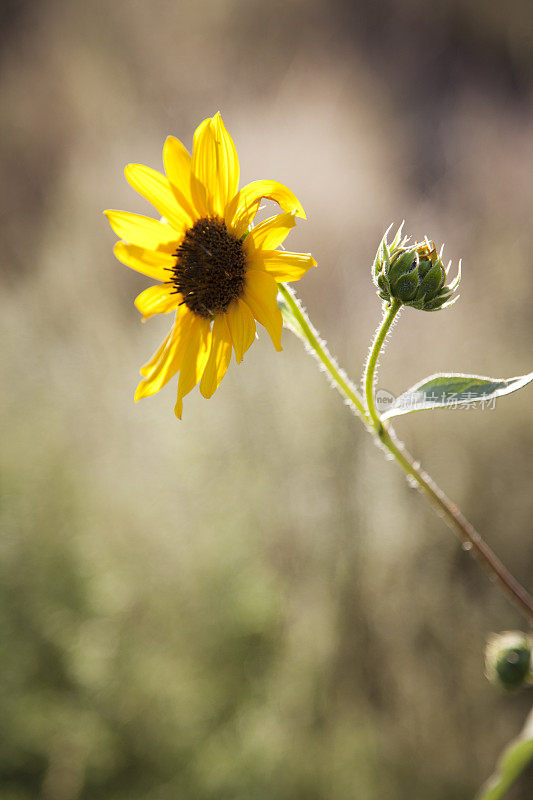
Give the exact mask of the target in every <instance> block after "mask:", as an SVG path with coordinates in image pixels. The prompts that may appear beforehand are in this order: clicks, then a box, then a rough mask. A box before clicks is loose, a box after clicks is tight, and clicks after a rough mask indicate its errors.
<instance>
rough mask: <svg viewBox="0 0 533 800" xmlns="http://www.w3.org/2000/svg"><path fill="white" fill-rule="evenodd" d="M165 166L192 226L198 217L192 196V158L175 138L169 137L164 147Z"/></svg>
mask: <svg viewBox="0 0 533 800" xmlns="http://www.w3.org/2000/svg"><path fill="white" fill-rule="evenodd" d="M163 164H164V165H165V172H166V173H167V178H168V180H169V182H170V188H171V189H172V191H173V193H174V197H175V198H176V200H177V202H178V204H179V205H180V206H181V208H182V209H183V211H184V212H185V213H186V214H187V217H188V219H189V221H190V225H192V224H193V222H194V220H195V219H196V218H197V216H198V212H197V210H196V209H195V207H194V202H193V199H192V195H191V165H192V162H191V157H190V155H189V153H188V150H187V148H186V147H185V145H183V144H182V143H181V142H180V140H179V139H176V137H175V136H167V139H166V141H165V144H164V147H163Z"/></svg>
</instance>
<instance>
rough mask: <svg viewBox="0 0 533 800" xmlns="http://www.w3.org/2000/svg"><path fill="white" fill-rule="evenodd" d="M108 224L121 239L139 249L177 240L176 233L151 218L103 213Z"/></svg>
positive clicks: (122, 213) (117, 212)
mask: <svg viewBox="0 0 533 800" xmlns="http://www.w3.org/2000/svg"><path fill="white" fill-rule="evenodd" d="M104 214H105V215H106V217H107V219H108V220H109V224H110V225H111V227H112V228H113V230H114V231H115V233H116V234H117V236H120V238H121V239H125V240H126V241H127V242H131V243H132V244H136V245H139V246H140V247H148V248H151V249H154V248H156V247H157V246H158V245H161V244H167V243H168V242H172V241H175V240H176V239H177V238H178V235H177V234H176V231H175V230H174V229H173V228H171V227H170V225H165V224H164V223H163V222H159V220H157V219H152V218H151V217H144V216H142V214H130V213H129V211H113V210H110V211H104Z"/></svg>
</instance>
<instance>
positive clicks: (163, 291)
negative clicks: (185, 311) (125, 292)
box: [135, 283, 183, 322]
mask: <svg viewBox="0 0 533 800" xmlns="http://www.w3.org/2000/svg"><path fill="white" fill-rule="evenodd" d="M182 299H183V298H182V296H181V294H179V292H174V293H173V287H172V286H171V285H169V284H168V283H162V284H160V285H159V286H150V287H149V288H148V289H145V290H144V292H141V293H140V294H139V295H137V297H136V298H135V306H136V307H137V310H138V311H140V312H141V314H142V315H143V322H144V321H145V320H146V319H148V318H149V317H152V316H153V315H154V314H168V313H169V312H170V311H175V310H176V308H177V307H178V305H179V304H180V303H181V301H182Z"/></svg>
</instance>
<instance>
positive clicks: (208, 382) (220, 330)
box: [200, 314, 231, 399]
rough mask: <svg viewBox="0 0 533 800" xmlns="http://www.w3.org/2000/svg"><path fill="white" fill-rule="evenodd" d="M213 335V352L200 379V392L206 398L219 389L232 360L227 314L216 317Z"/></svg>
mask: <svg viewBox="0 0 533 800" xmlns="http://www.w3.org/2000/svg"><path fill="white" fill-rule="evenodd" d="M211 336H212V340H211V352H210V353H209V359H208V361H207V364H206V367H205V370H204V374H203V375H202V380H201V381H200V392H201V393H202V394H203V396H204V397H205V398H206V399H209V398H210V397H211V396H212V395H214V393H215V392H216V390H217V389H218V387H219V384H220V381H221V380H222V378H223V377H224V375H225V374H226V370H227V368H228V366H229V362H230V360H231V336H230V332H229V328H228V323H227V320H226V315H225V314H219V315H218V316H217V317H215V321H214V322H213V331H212V334H211Z"/></svg>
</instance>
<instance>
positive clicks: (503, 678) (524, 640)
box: [485, 631, 533, 691]
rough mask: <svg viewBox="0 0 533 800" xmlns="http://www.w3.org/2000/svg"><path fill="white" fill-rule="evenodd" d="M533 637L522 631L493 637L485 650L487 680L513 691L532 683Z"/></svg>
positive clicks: (508, 632)
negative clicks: (532, 653)
mask: <svg viewBox="0 0 533 800" xmlns="http://www.w3.org/2000/svg"><path fill="white" fill-rule="evenodd" d="M532 645H533V639H532V637H529V636H527V635H526V634H525V633H521V632H520V631H505V632H504V633H500V634H495V635H494V636H492V637H491V638H490V639H489V641H488V643H487V648H486V650H485V670H486V674H487V678H488V679H489V680H490V681H492V683H496V684H498V685H499V686H503V688H504V689H508V690H509V691H513V690H514V689H519V688H520V687H521V686H525V685H526V684H527V683H529V682H531V679H532V678H533V675H532V673H531V667H532V658H531V648H532Z"/></svg>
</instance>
